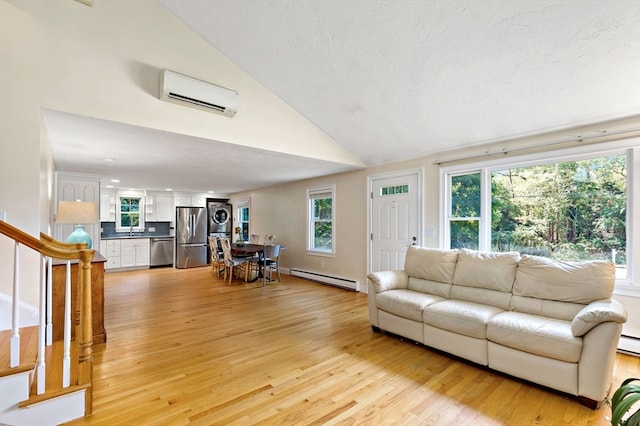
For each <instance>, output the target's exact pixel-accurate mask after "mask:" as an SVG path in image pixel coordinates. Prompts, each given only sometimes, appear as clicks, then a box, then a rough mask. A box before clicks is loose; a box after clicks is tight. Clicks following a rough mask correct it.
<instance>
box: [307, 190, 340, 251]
mask: <svg viewBox="0 0 640 426" xmlns="http://www.w3.org/2000/svg"><path fill="white" fill-rule="evenodd" d="M334 195H335V186H330V187H323V188H314V189H309V190H307V199H308V200H309V210H308V217H309V221H308V222H309V232H308V239H307V241H308V245H307V249H308V252H309V253H312V254H321V255H334V254H335V251H334V247H335V245H334V232H333V231H334V218H335V205H334V202H333V201H334Z"/></svg>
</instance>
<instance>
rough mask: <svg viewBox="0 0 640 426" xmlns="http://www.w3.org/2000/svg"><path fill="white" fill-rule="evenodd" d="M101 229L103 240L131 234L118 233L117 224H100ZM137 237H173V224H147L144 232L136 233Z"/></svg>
mask: <svg viewBox="0 0 640 426" xmlns="http://www.w3.org/2000/svg"><path fill="white" fill-rule="evenodd" d="M100 228H101V229H102V233H101V234H100V237H101V238H117V237H128V236H129V232H116V223H115V222H100ZM134 235H136V236H149V237H166V236H168V235H173V227H172V226H171V222H145V224H144V232H142V231H139V232H134Z"/></svg>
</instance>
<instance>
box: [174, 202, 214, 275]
mask: <svg viewBox="0 0 640 426" xmlns="http://www.w3.org/2000/svg"><path fill="white" fill-rule="evenodd" d="M207 220H208V215H207V209H206V208H204V207H176V268H179V269H184V268H194V267H197V266H206V265H207V264H208V263H209V259H208V256H207V246H208V242H207Z"/></svg>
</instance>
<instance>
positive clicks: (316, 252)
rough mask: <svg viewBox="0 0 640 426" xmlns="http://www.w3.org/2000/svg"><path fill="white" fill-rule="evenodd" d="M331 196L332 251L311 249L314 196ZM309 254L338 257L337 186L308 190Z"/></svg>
mask: <svg viewBox="0 0 640 426" xmlns="http://www.w3.org/2000/svg"><path fill="white" fill-rule="evenodd" d="M327 192H328V193H330V194H331V250H330V251H329V250H318V249H315V248H313V247H311V244H312V242H313V234H314V232H313V231H314V228H313V224H314V223H315V222H313V221H312V217H313V213H312V210H313V198H312V197H313V196H314V195H318V194H323V193H327ZM307 254H308V255H312V256H323V257H335V256H336V185H335V184H331V185H326V186H317V187H312V188H307Z"/></svg>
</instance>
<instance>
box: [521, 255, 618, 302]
mask: <svg viewBox="0 0 640 426" xmlns="http://www.w3.org/2000/svg"><path fill="white" fill-rule="evenodd" d="M614 281H615V267H614V266H613V264H612V263H611V262H604V261H589V262H560V261H556V260H552V259H547V258H544V257H539V256H529V255H522V259H521V260H520V263H519V264H518V270H517V272H516V280H515V283H514V285H513V294H514V296H525V297H533V298H537V299H547V300H557V301H562V302H574V303H583V304H587V303H590V302H593V301H594V300H600V299H608V298H609V297H611V294H612V292H613V286H614Z"/></svg>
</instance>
